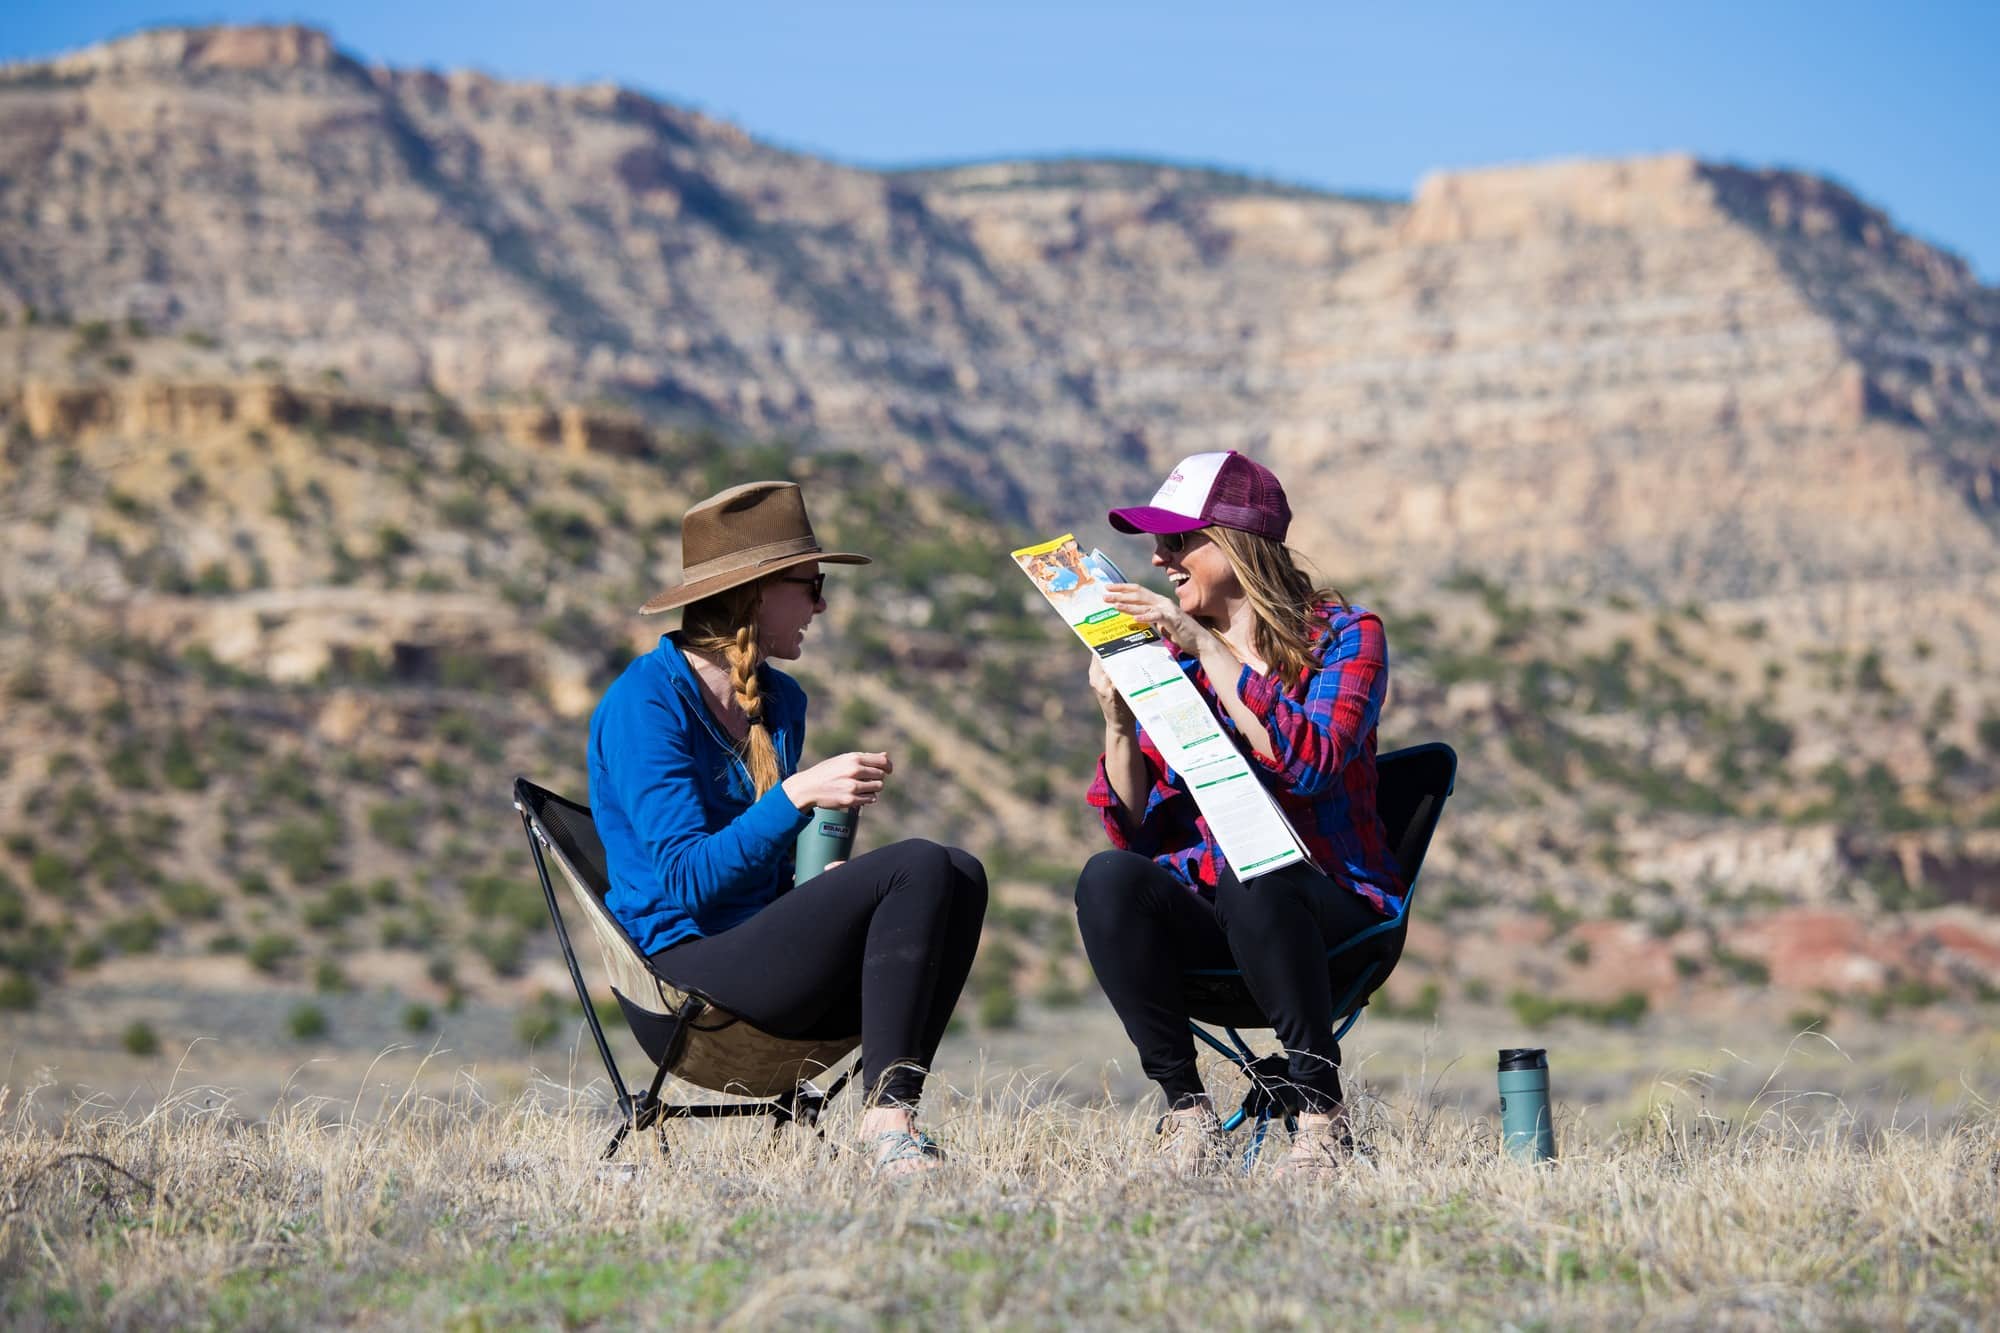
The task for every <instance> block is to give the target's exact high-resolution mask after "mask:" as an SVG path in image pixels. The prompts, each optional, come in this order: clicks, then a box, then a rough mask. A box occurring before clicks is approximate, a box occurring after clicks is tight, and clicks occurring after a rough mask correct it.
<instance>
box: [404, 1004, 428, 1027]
mask: <svg viewBox="0 0 2000 1333" xmlns="http://www.w3.org/2000/svg"><path fill="white" fill-rule="evenodd" d="M431 1021H432V1020H431V1007H430V1006H429V1005H427V1004H410V1005H405V1006H404V1007H403V1030H404V1031H405V1032H428V1031H430V1027H431Z"/></svg>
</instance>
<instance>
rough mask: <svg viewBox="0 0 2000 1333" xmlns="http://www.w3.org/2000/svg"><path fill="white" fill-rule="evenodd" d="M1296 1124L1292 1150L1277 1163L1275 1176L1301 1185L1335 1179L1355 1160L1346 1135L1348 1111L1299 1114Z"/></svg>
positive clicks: (1302, 1112)
mask: <svg viewBox="0 0 2000 1333" xmlns="http://www.w3.org/2000/svg"><path fill="white" fill-rule="evenodd" d="M1297 1125H1298V1127H1297V1128H1296V1129H1294V1130H1293V1131H1292V1146H1291V1150H1290V1151H1289V1152H1287V1153H1286V1154H1285V1155H1284V1157H1283V1158H1281V1159H1280V1160H1279V1161H1278V1163H1277V1165H1276V1167H1275V1174H1276V1175H1277V1176H1279V1177H1280V1178H1281V1179H1284V1180H1292V1181H1298V1182H1300V1183H1305V1182H1308V1181H1315V1180H1332V1179H1333V1178H1334V1177H1336V1176H1338V1175H1339V1174H1340V1173H1341V1172H1342V1171H1343V1170H1344V1169H1345V1168H1346V1166H1347V1163H1348V1162H1349V1161H1350V1160H1351V1159H1352V1158H1353V1157H1354V1139H1353V1137H1352V1136H1351V1135H1349V1134H1348V1132H1347V1112H1346V1111H1345V1110H1344V1109H1343V1110H1339V1111H1333V1112H1331V1113H1328V1114H1324V1115H1316V1114H1313V1113H1311V1112H1306V1111H1301V1112H1300V1113H1299V1115H1298V1118H1297Z"/></svg>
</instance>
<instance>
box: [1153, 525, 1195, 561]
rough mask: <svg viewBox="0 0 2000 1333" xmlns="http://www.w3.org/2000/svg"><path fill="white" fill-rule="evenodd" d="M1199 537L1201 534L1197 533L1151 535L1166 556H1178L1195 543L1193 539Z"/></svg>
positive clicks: (1159, 533)
mask: <svg viewBox="0 0 2000 1333" xmlns="http://www.w3.org/2000/svg"><path fill="white" fill-rule="evenodd" d="M1200 536H1202V534H1201V533H1200V532H1198V531H1197V532H1158V533H1155V534H1153V540H1154V541H1157V542H1158V543H1159V544H1160V549H1161V550H1163V551H1165V552H1166V553H1167V554H1168V555H1180V554H1182V553H1184V552H1185V551H1186V550H1187V548H1188V547H1190V546H1192V545H1193V544H1194V542H1195V539H1196V538H1197V537H1200Z"/></svg>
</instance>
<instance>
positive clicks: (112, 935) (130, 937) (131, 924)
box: [104, 912, 163, 954]
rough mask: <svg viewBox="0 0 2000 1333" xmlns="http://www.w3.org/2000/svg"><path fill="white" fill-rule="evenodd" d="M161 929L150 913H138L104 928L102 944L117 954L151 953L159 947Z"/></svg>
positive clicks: (157, 920)
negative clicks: (114, 950)
mask: <svg viewBox="0 0 2000 1333" xmlns="http://www.w3.org/2000/svg"><path fill="white" fill-rule="evenodd" d="M162 930H163V927H162V926H161V925H160V919H159V918H158V917H156V916H154V915H153V914H152V913H151V912H140V913H137V914H136V915H133V916H128V917H125V918H123V919H121V920H118V921H114V922H112V923H111V924H110V925H108V926H106V927H105V928H104V942H105V944H107V945H109V946H110V947H111V948H113V949H116V950H117V951H118V952H119V953H126V954H142V953H151V952H152V951H153V950H154V949H156V948H157V947H159V943H160V935H161V933H162Z"/></svg>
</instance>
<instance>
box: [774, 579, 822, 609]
mask: <svg viewBox="0 0 2000 1333" xmlns="http://www.w3.org/2000/svg"><path fill="white" fill-rule="evenodd" d="M778 582H780V583H803V584H805V585H806V586H807V587H808V588H811V589H812V593H813V601H815V602H823V601H825V600H826V575H825V574H824V573H820V574H815V575H813V576H812V577H811V578H809V579H794V578H781V579H779V580H778Z"/></svg>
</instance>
